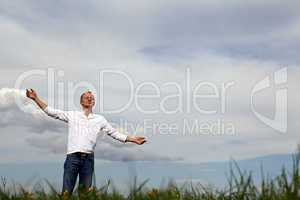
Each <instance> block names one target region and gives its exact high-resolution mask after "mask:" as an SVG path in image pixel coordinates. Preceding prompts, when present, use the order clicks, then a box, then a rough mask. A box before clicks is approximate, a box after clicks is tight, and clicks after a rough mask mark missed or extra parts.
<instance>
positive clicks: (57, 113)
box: [44, 106, 69, 122]
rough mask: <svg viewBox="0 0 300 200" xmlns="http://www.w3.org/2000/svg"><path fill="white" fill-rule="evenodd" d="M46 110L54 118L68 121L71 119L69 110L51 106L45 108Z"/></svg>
mask: <svg viewBox="0 0 300 200" xmlns="http://www.w3.org/2000/svg"><path fill="white" fill-rule="evenodd" d="M44 112H45V113H46V114H47V115H49V116H50V117H53V118H54V119H59V120H61V121H64V122H68V121H69V114H68V111H63V110H59V109H54V108H52V107H50V106H47V107H46V108H45V109H44Z"/></svg>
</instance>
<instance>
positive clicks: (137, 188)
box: [0, 148, 300, 200]
mask: <svg viewBox="0 0 300 200" xmlns="http://www.w3.org/2000/svg"><path fill="white" fill-rule="evenodd" d="M292 158H293V167H292V169H291V170H290V171H288V170H287V169H286V168H285V167H284V166H283V167H282V170H281V173H280V174H279V175H278V176H276V177H274V178H269V177H268V176H265V175H264V172H263V169H262V170H261V182H260V183H259V184H255V183H254V180H253V176H252V174H251V172H247V171H242V169H240V167H239V166H238V164H237V163H236V162H235V161H232V162H231V167H230V171H229V175H228V177H227V186H226V187H225V188H223V189H216V188H213V187H211V186H210V187H208V186H203V185H201V184H197V185H194V184H193V183H192V182H191V183H189V182H186V183H185V184H183V185H181V186H179V185H177V184H176V182H174V181H170V182H169V183H168V185H167V187H164V188H147V182H148V180H145V181H143V182H142V183H138V181H137V178H135V179H134V181H133V184H132V185H131V186H130V188H129V189H130V192H129V195H128V196H124V195H122V194H121V193H119V192H118V191H117V189H116V188H115V187H114V186H113V185H112V184H111V181H108V182H107V184H105V185H104V186H102V187H101V188H92V189H91V190H89V191H83V190H82V189H80V188H79V189H77V190H76V191H75V192H74V194H73V195H72V196H69V195H68V194H66V193H64V194H61V193H60V192H59V191H56V190H55V188H54V187H52V186H51V184H50V183H49V182H47V181H46V183H47V185H48V187H49V189H50V190H48V191H47V192H46V191H45V190H44V188H43V187H41V186H40V185H37V187H35V188H34V189H33V191H32V192H30V191H26V190H25V189H24V188H23V187H22V186H21V185H17V184H13V186H10V187H8V184H7V181H6V179H5V178H4V177H2V178H1V185H0V200H10V199H14V200H30V199H38V200H42V199H48V200H56V199H74V200H77V199H91V200H96V199H103V200H127V199H132V200H173V199H174V200H176V199H177V200H191V199H197V200H298V199H299V200H300V171H299V164H300V148H298V151H297V153H295V154H294V155H293V156H292Z"/></svg>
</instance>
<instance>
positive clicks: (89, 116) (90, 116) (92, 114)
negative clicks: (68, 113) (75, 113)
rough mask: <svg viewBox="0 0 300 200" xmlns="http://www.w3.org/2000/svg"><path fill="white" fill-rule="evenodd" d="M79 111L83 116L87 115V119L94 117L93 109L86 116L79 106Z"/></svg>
mask: <svg viewBox="0 0 300 200" xmlns="http://www.w3.org/2000/svg"><path fill="white" fill-rule="evenodd" d="M80 112H81V113H82V115H83V116H84V117H87V118H88V119H91V118H93V117H94V113H93V111H92V112H91V113H90V114H89V115H88V116H86V115H85V114H84V110H83V109H82V108H81V111H80Z"/></svg>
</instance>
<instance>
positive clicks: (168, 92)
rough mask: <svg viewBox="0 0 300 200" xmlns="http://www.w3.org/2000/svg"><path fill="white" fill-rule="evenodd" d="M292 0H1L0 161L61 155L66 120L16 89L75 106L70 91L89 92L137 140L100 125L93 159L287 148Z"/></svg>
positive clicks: (177, 157)
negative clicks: (115, 136) (121, 138)
mask: <svg viewBox="0 0 300 200" xmlns="http://www.w3.org/2000/svg"><path fill="white" fill-rule="evenodd" d="M299 4H300V3H299V1H296V0H287V1H276V0H264V1H256V0H254V1H253V0H252V1H237V0H229V1H218V0H212V1H211V0H210V1H208V0H201V1H196V0H187V1H173V0H172V1H171V0H166V1H163V2H162V1H143V0H142V1H138V2H137V1H117V0H112V1H93V0H87V1H68V0H66V1H33V0H29V1H22V2H16V1H8V0H7V1H6V0H1V1H0V35H1V37H0V43H1V45H0V72H1V79H0V88H1V89H0V113H1V116H2V117H1V119H0V134H1V140H0V149H1V151H0V163H1V164H14V163H15V164H18V163H19V164H24V163H45V162H46V163H48V162H53V163H57V162H61V161H62V160H63V159H64V157H65V153H66V145H67V140H66V139H67V125H66V124H64V123H63V122H61V121H58V120H54V119H51V118H49V117H48V116H46V115H45V114H44V113H43V112H41V111H40V110H39V109H38V108H37V107H36V106H35V105H34V104H33V102H32V101H30V100H29V99H27V98H26V97H25V93H24V90H25V89H26V88H34V89H35V90H36V91H37V92H38V94H39V96H40V97H41V98H42V99H44V100H45V101H47V102H48V103H49V105H51V106H53V107H56V108H59V109H63V110H78V109H80V106H79V96H80V94H81V93H82V92H84V91H86V90H91V91H93V92H94V94H95V97H96V106H95V108H94V112H95V113H99V114H102V115H103V116H105V118H107V119H108V120H109V121H110V122H111V123H113V124H114V125H115V126H116V127H118V128H119V130H120V131H124V132H126V133H129V134H136V135H143V136H145V137H146V138H147V142H146V143H145V144H144V145H141V146H138V145H134V144H125V145H124V144H121V143H119V142H117V141H114V140H112V139H111V138H110V137H108V136H105V135H101V137H99V140H98V143H97V147H96V150H95V151H96V157H97V161H98V162H101V163H114V162H128V161H130V162H132V161H134V162H139V161H147V162H148V161H150V162H163V163H164V162H168V163H180V164H182V163H184V164H191V163H193V164H199V163H206V162H222V161H224V162H225V161H228V160H230V159H232V158H233V159H236V160H244V159H252V158H257V157H261V156H267V155H278V154H290V153H293V152H295V150H296V148H297V144H298V140H299V139H300V136H299V134H298V130H299V122H298V116H299V114H300V110H299V106H298V105H299V100H300V95H299V92H298V91H299V89H300V88H299V84H298V80H299V78H300V70H299V64H300V60H299V56H298V52H299V50H300V14H299V12H298V8H299V6H300V5H299ZM263 80H265V81H264V82H261V81H263ZM280 80H282V81H281V82H280ZM268 81H269V82H268ZM278 81H279V82H278ZM260 83H261V84H263V86H262V88H261V90H258V88H259V87H260V86H261V85H260ZM275 83H276V84H275ZM277 83H280V85H277ZM256 89H257V91H256ZM278 91H279V92H280V93H278ZM285 92H287V93H285ZM254 94H255V95H254ZM285 94H286V95H285ZM251 97H252V98H251ZM277 97H278V99H276V98H277ZM16 99H18V102H19V104H18V103H17V102H16ZM21 108H22V109H21ZM23 108H24V109H23ZM276 114H278V115H276ZM276 116H277V117H278V118H276ZM266 118H268V119H269V120H267V119H266ZM277 119H278V120H277ZM274 120H275V122H276V123H275V124H274V123H273V122H274ZM270 123H271V124H270ZM126 124H127V125H126ZM128 124H129V125H128ZM194 124H197V125H198V129H197V127H196V128H195V129H193V125H194ZM195 126H196V125H195ZM199 127H200V128H199ZM199 129H200V130H199ZM197 130H198V131H197ZM45 155H46V156H45ZM278 159H280V157H279V158H278Z"/></svg>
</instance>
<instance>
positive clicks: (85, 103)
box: [80, 91, 95, 109]
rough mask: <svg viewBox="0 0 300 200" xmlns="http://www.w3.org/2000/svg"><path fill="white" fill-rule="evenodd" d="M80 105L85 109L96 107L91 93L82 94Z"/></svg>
mask: <svg viewBox="0 0 300 200" xmlns="http://www.w3.org/2000/svg"><path fill="white" fill-rule="evenodd" d="M80 104H81V106H82V107H83V108H90V109H91V108H93V106H94V105H95V97H94V95H93V93H92V92H91V91H87V92H84V93H82V95H81V96H80Z"/></svg>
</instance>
